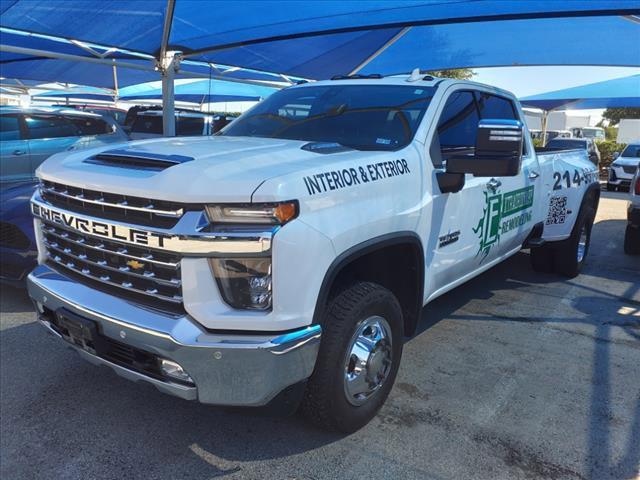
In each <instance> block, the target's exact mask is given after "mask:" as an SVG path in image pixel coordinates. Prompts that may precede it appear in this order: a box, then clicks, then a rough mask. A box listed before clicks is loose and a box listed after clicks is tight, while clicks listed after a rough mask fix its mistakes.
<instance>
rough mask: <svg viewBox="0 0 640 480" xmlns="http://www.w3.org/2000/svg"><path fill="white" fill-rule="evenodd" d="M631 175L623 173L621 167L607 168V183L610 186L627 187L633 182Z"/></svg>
mask: <svg viewBox="0 0 640 480" xmlns="http://www.w3.org/2000/svg"><path fill="white" fill-rule="evenodd" d="M633 175H634V174H633V173H627V172H625V171H624V170H623V169H622V167H614V166H611V167H609V177H608V179H607V183H609V184H610V185H616V186H619V187H623V186H624V187H628V186H629V185H631V180H633Z"/></svg>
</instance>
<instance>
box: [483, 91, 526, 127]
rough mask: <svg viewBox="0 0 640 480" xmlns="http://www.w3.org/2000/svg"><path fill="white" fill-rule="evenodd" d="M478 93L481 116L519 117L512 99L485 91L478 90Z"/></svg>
mask: <svg viewBox="0 0 640 480" xmlns="http://www.w3.org/2000/svg"><path fill="white" fill-rule="evenodd" d="M477 95H478V108H479V109H480V118H482V119H485V118H500V119H508V120H517V119H518V116H517V115H516V110H515V107H514V105H513V102H512V101H511V100H509V99H506V98H503V97H498V96H496V95H491V94H490V93H485V92H477Z"/></svg>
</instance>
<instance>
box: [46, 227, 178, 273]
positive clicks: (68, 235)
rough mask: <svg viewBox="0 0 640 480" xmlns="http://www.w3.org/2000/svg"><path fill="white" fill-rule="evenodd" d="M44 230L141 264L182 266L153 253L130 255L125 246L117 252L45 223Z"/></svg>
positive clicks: (169, 266) (118, 247)
mask: <svg viewBox="0 0 640 480" xmlns="http://www.w3.org/2000/svg"><path fill="white" fill-rule="evenodd" d="M42 229H43V231H44V232H45V233H46V234H48V235H51V236H53V237H56V238H59V239H62V240H66V241H68V242H72V243H75V244H78V245H81V246H82V247H83V248H89V249H92V250H97V251H104V252H109V253H116V254H118V255H121V256H123V257H126V258H129V259H131V260H138V261H140V262H144V263H151V264H154V265H160V266H163V267H168V268H173V269H178V268H179V266H180V264H179V263H178V260H176V262H165V261H160V260H157V259H156V258H155V256H154V254H153V253H147V254H145V256H142V255H132V254H131V253H129V248H125V247H123V246H117V250H114V249H113V246H112V245H111V244H110V243H109V244H107V243H105V242H102V241H96V240H89V237H82V236H80V235H75V234H73V233H70V232H65V231H64V230H62V229H56V228H55V227H51V226H49V225H47V224H45V223H43V224H42ZM59 230H60V231H62V232H63V233H60V231H59ZM91 241H93V242H94V243H95V245H93V244H91V243H90V242H91Z"/></svg>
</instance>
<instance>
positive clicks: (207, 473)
mask: <svg viewBox="0 0 640 480" xmlns="http://www.w3.org/2000/svg"><path fill="white" fill-rule="evenodd" d="M601 223H608V222H601ZM619 223H622V222H619ZM620 227H621V225H620V224H617V225H613V224H608V225H601V224H598V226H597V229H598V230H601V232H598V234H603V235H604V234H605V233H606V232H607V231H609V230H616V231H617V230H619V229H620ZM620 251H621V250H620ZM602 261H603V262H608V260H607V259H606V258H603V259H602ZM594 263H595V265H593V266H589V268H588V269H587V272H588V273H589V274H590V275H595V276H599V275H602V281H603V282H605V281H606V280H607V279H608V278H613V273H614V272H613V271H612V269H611V268H602V269H601V268H599V263H601V262H598V259H597V255H596V261H595V262H594ZM609 267H610V266H609ZM625 268H628V265H626V266H625ZM549 281H550V280H549V278H547V276H545V275H540V274H536V273H534V272H533V271H531V269H530V267H529V263H528V255H527V254H525V253H520V254H518V255H516V256H514V257H513V258H511V259H510V260H508V261H506V262H504V263H502V264H501V265H498V266H496V267H494V268H493V269H491V270H490V271H488V272H486V273H484V274H483V275H481V276H480V277H478V278H476V279H474V280H472V281H471V282H469V283H467V284H466V285H465V286H463V287H460V288H457V289H455V290H453V291H452V292H450V293H448V294H446V295H444V296H443V297H440V298H439V299H438V300H436V301H434V302H432V303H431V304H430V305H429V307H428V308H427V309H425V311H424V314H423V321H422V323H421V324H420V326H419V332H418V335H420V334H425V333H426V334H427V335H428V330H429V328H430V327H432V326H434V325H436V324H437V323H438V322H440V321H443V320H445V319H449V318H456V316H457V315H456V311H458V310H460V309H462V308H463V307H464V306H465V305H467V304H469V303H470V302H472V301H473V300H478V299H489V298H491V297H493V296H494V295H495V292H498V291H500V290H504V289H518V288H524V287H527V286H529V287H531V285H534V286H535V285H537V284H546V283H548V282H549ZM553 281H559V280H558V278H554V280H553ZM568 282H572V281H568ZM541 288H542V287H541ZM581 288H586V287H581ZM587 290H588V289H587ZM639 291H640V285H639V284H638V282H636V283H635V284H633V282H632V285H631V287H630V288H629V289H628V291H627V292H625V294H624V298H626V299H630V300H631V299H633V298H635V297H636V296H637V295H638V294H639ZM590 293H591V294H592V296H597V297H598V302H600V304H601V305H602V302H610V303H611V308H613V307H614V306H615V305H617V304H618V303H619V302H620V298H619V297H613V296H609V297H610V298H607V294H605V293H603V292H602V291H599V290H596V291H593V292H590ZM590 296H591V295H585V296H583V297H579V298H577V299H576V301H575V303H574V307H575V308H576V309H577V310H579V311H581V312H582V313H584V314H585V315H586V316H585V317H584V318H566V319H561V320H558V319H555V318H554V319H553V320H552V321H553V322H567V323H578V322H580V323H588V324H590V325H593V326H594V327H595V328H596V331H595V333H594V336H593V341H594V344H595V354H594V358H593V376H592V378H591V384H592V392H593V393H592V396H591V405H590V413H589V417H588V421H589V442H588V443H589V452H588V458H589V460H588V464H587V465H586V466H585V467H586V468H585V471H586V472H588V477H586V478H593V479H595V478H604V477H605V475H607V476H608V475H611V476H612V477H614V478H634V477H635V475H637V472H638V470H637V469H638V464H639V462H640V399H638V402H637V407H636V410H635V412H634V415H633V418H632V419H631V423H630V425H631V430H630V435H629V438H628V444H627V445H628V446H627V448H626V451H625V452H624V453H623V455H622V457H620V458H619V459H618V461H617V462H615V463H614V462H613V461H612V459H611V457H612V452H611V445H610V441H609V435H610V424H609V421H608V416H607V415H606V412H605V413H604V414H603V411H602V410H603V409H605V410H606V409H607V408H608V406H609V405H610V402H611V385H610V383H611V380H610V378H609V375H610V374H609V357H610V348H611V342H610V338H609V335H610V329H611V328H614V327H619V328H624V329H625V331H628V332H630V335H633V336H634V337H635V338H636V339H637V338H638V333H639V332H640V325H638V323H640V322H635V321H633V320H629V318H624V319H622V318H621V319H619V320H620V322H618V323H616V322H617V321H618V319H617V317H616V320H615V322H614V323H613V324H612V323H611V321H610V319H609V323H607V322H603V321H602V320H601V319H600V317H599V316H598V315H596V314H595V313H593V310H592V307H593V300H592V299H591V298H590ZM603 296H604V297H605V299H604V300H603V298H602V297H603ZM637 306H638V307H639V308H640V302H639V303H638V305H637ZM30 310H31V304H30V302H29V300H28V298H27V296H26V294H25V292H23V291H21V290H17V289H10V288H6V287H3V299H2V312H1V313H2V314H5V313H8V314H9V313H16V312H26V311H30ZM465 318H468V316H465ZM477 318H483V319H485V320H486V319H490V320H495V321H500V322H502V321H530V322H544V321H545V319H544V318H534V317H527V318H504V317H496V316H493V315H491V314H490V313H489V314H481V315H479V316H478V317H477ZM625 322H626V323H627V324H626V325H623V323H625ZM409 341H411V340H409ZM60 347H61V345H60V343H59V342H58V341H56V340H54V339H52V338H50V337H49V336H47V335H46V334H45V332H44V331H43V330H42V329H41V327H39V326H38V325H36V324H35V323H29V324H23V325H19V326H15V327H10V328H7V329H6V330H4V331H3V332H2V349H1V352H0V353H1V359H2V398H3V405H4V407H7V406H8V405H10V408H11V413H10V414H9V415H7V414H3V418H2V428H3V431H4V432H5V433H7V432H8V433H10V434H11V435H13V436H16V437H20V438H21V437H24V438H21V439H20V442H17V443H16V442H15V441H14V442H11V444H10V445H6V444H7V442H5V441H3V444H5V448H7V450H6V452H5V455H7V456H9V455H12V454H15V455H20V456H27V457H28V464H29V468H31V469H37V470H31V471H30V472H29V473H31V474H32V475H29V474H27V476H26V477H25V478H28V477H29V476H31V477H38V476H41V475H39V473H40V474H41V473H42V472H47V471H50V472H56V471H59V470H60V469H61V468H64V461H63V460H62V459H64V458H66V457H65V456H67V452H84V453H76V454H75V457H74V458H75V462H76V464H79V465H83V467H82V468H80V470H82V469H84V468H89V467H90V469H91V476H93V477H96V478H101V477H111V476H112V475H113V473H114V471H116V472H121V473H122V476H123V477H132V476H133V475H129V474H128V472H129V471H130V470H133V469H135V470H136V471H138V472H144V476H146V477H148V478H151V477H160V478H211V477H216V476H227V475H232V474H237V475H239V476H242V473H241V472H242V470H243V465H242V463H243V462H260V461H269V460H279V461H287V460H286V459H287V457H292V456H295V455H296V454H300V453H304V452H311V451H313V450H316V449H318V448H320V447H322V446H324V445H327V444H329V443H332V442H336V441H339V440H341V439H343V438H344V437H343V436H341V435H336V434H330V433H326V432H322V431H319V430H317V429H316V428H314V427H312V426H310V425H308V424H307V423H305V422H304V421H303V420H302V419H300V418H299V417H297V416H294V417H286V418H283V417H278V416H275V417H274V416H269V415H267V414H265V413H264V412H261V411H259V410H246V409H245V410H241V411H240V412H237V411H229V410H228V409H222V408H214V407H210V406H204V405H200V404H197V403H193V402H185V401H182V400H179V399H175V398H173V397H170V396H166V395H162V394H160V393H159V392H157V391H156V390H155V389H153V388H152V387H150V386H146V385H142V384H131V383H130V382H128V381H126V380H123V379H120V378H119V377H117V376H116V375H115V374H113V373H112V372H110V371H109V370H108V369H106V368H101V369H99V368H98V367H94V366H91V365H89V364H86V363H85V362H83V361H81V360H80V359H79V358H77V356H76V354H75V353H73V352H70V351H69V350H67V349H64V348H60ZM43 359H44V360H45V361H43ZM88 380H89V381H88ZM25 444H28V445H30V448H29V449H28V450H24V451H23V450H19V449H18V445H20V446H22V445H25ZM3 456H4V455H3ZM5 458H7V457H5ZM319 461H322V458H320V459H319ZM5 468H6V467H5ZM291 471H294V467H293V466H292V469H291ZM186 472H188V473H186ZM9 473H11V470H9ZM9 476H10V475H9ZM16 476H17V475H16Z"/></svg>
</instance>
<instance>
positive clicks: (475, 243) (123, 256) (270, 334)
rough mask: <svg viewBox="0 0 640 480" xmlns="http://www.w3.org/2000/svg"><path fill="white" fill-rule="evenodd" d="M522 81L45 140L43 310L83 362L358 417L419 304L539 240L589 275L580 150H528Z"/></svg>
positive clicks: (290, 102) (270, 107)
mask: <svg viewBox="0 0 640 480" xmlns="http://www.w3.org/2000/svg"><path fill="white" fill-rule="evenodd" d="M523 118H524V117H523V113H522V110H521V108H520V105H519V104H518V102H517V100H516V99H515V97H514V96H513V95H512V94H510V93H508V92H506V91H503V90H499V89H496V88H492V87H489V86H486V85H481V84H477V83H472V82H468V81H458V80H443V79H434V78H432V77H429V76H424V75H422V74H419V73H418V72H414V73H413V74H411V75H410V76H395V77H386V78H382V77H379V76H376V77H366V78H362V77H358V78H356V77H347V78H342V79H335V80H330V81H321V82H315V83H305V84H300V85H296V86H292V87H289V88H286V89H284V90H282V91H280V92H278V93H275V94H273V95H272V96H271V97H269V98H268V99H266V100H265V101H263V102H262V103H260V104H258V105H257V106H256V107H254V108H253V109H252V110H250V111H249V112H247V113H245V114H244V115H242V116H241V117H240V118H239V119H237V120H236V121H235V122H233V123H232V124H231V125H229V126H228V127H226V128H225V129H224V130H222V132H221V133H220V134H219V135H217V136H213V137H208V138H201V137H200V138H184V137H181V138H164V139H154V140H147V141H140V142H134V143H130V144H123V145H122V146H121V147H119V148H114V147H105V148H99V149H94V150H90V151H83V152H65V153H63V154H58V155H55V156H53V157H52V158H51V159H49V160H48V161H46V162H45V163H44V164H43V165H42V166H41V167H40V168H39V170H38V172H37V174H38V177H39V179H40V182H41V184H40V188H39V189H38V190H37V191H36V193H35V194H34V196H33V199H32V212H33V214H34V216H35V226H36V231H37V242H38V251H39V266H38V267H37V268H36V269H35V270H34V271H33V272H32V273H31V274H30V275H29V279H28V288H29V293H30V296H31V298H32V299H33V301H34V304H35V307H36V309H37V314H38V318H39V321H40V322H41V323H42V324H43V325H44V326H45V327H46V328H47V329H48V330H49V331H50V332H51V333H53V334H54V335H56V336H58V337H61V338H62V339H64V340H66V341H67V342H70V343H71V344H72V345H73V346H74V347H75V349H76V350H77V351H78V352H79V353H80V354H81V356H83V357H84V358H86V359H87V360H89V361H91V362H93V363H95V364H102V365H107V366H109V367H110V368H112V369H113V370H115V371H116V372H117V373H118V374H120V375H122V376H124V377H126V378H129V379H132V380H136V381H145V382H149V383H151V384H153V385H155V386H156V387H157V388H158V389H160V390H162V391H164V392H167V393H171V394H173V395H177V396H179V397H182V398H184V399H192V400H198V401H200V402H203V403H207V404H216V405H236V406H260V405H266V404H268V403H270V402H271V401H274V402H275V401H278V400H281V399H285V400H288V401H289V402H290V403H292V402H293V401H296V403H297V402H298V401H299V402H300V404H301V408H302V410H303V411H304V412H305V413H306V414H307V415H309V416H310V418H312V419H313V420H314V421H316V422H317V423H318V424H320V425H322V426H324V427H327V428H332V429H338V430H342V431H353V430H355V429H358V428H359V427H361V426H363V425H364V424H366V423H367V422H368V421H369V420H370V419H371V418H372V417H373V416H375V414H376V412H377V411H378V409H379V408H380V407H381V406H382V404H383V403H384V401H385V399H386V397H387V395H388V393H389V391H390V390H391V388H392V385H393V382H394V380H395V377H396V373H397V371H398V366H399V364H400V357H401V355H402V346H403V341H404V338H405V337H409V336H411V335H413V334H414V332H415V330H416V324H417V322H418V320H419V317H420V313H421V309H422V307H423V305H425V304H427V303H428V302H430V301H431V300H433V299H434V298H436V297H438V296H440V295H442V294H443V293H445V292H447V291H449V290H451V289H452V288H454V287H456V286H458V285H460V284H462V283H464V282H465V281H467V280H469V279H471V278H473V277H475V276H476V275H478V274H480V273H481V272H484V271H485V270H487V269H489V268H491V267H492V266H494V265H496V264H497V263H498V262H501V261H503V260H505V259H507V258H508V257H510V256H511V255H514V254H515V253H516V252H518V251H519V250H520V249H521V248H523V247H524V248H531V262H532V265H533V267H534V268H535V269H536V270H540V271H545V272H557V273H560V274H564V275H567V276H575V275H577V274H578V272H579V270H580V268H581V266H582V264H583V263H584V261H585V257H586V255H587V251H588V248H589V239H590V233H591V227H592V224H593V221H594V215H595V210H596V208H597V205H598V200H599V194H600V191H599V185H598V182H597V172H596V170H595V167H594V165H593V163H591V162H590V161H589V159H588V158H587V154H586V151H585V150H573V151H547V152H543V153H540V154H536V151H535V150H534V147H533V144H532V142H531V139H530V135H529V134H528V132H526V127H525V126H524V124H523V123H522V119H523Z"/></svg>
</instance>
